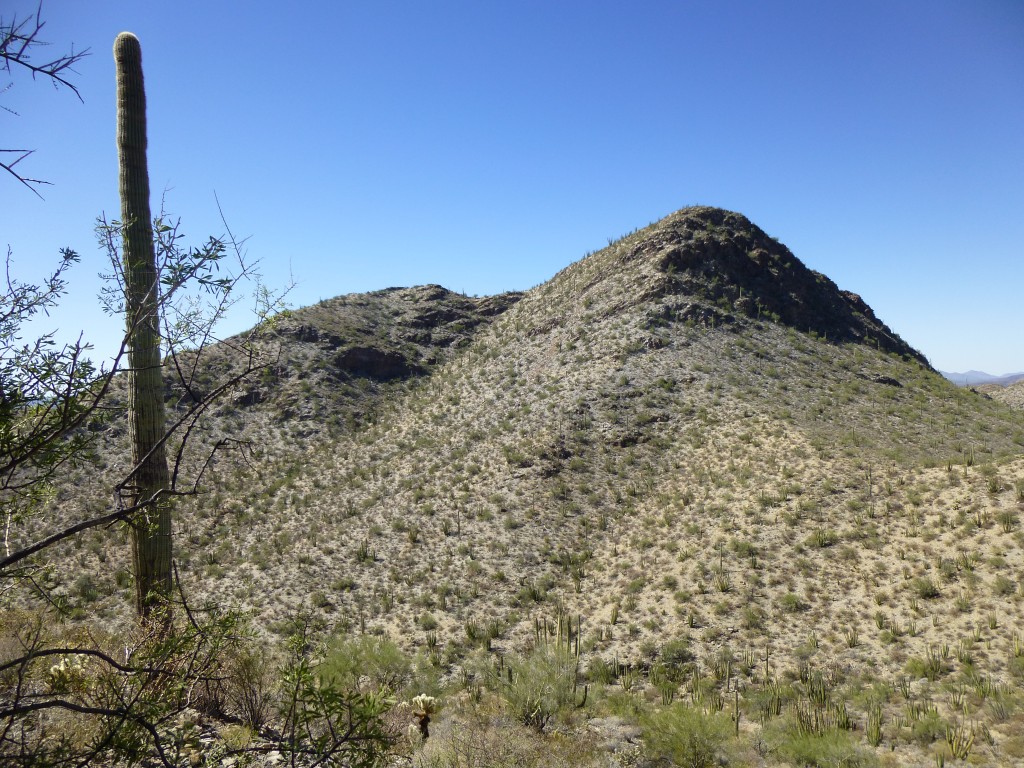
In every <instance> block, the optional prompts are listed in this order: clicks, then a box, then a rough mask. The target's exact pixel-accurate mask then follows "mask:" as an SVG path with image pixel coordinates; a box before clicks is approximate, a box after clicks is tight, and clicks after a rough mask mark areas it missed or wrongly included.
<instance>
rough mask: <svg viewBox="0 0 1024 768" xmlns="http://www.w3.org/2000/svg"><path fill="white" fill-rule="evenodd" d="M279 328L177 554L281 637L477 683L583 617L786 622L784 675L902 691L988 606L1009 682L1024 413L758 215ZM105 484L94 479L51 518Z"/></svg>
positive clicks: (719, 639)
mask: <svg viewBox="0 0 1024 768" xmlns="http://www.w3.org/2000/svg"><path fill="white" fill-rule="evenodd" d="M266 343H267V345H268V346H269V348H271V349H272V350H273V353H274V355H275V362H274V363H273V364H272V365H271V366H269V367H268V368H267V369H266V370H265V371H264V372H263V373H262V374H261V375H260V376H259V377H258V378H257V379H256V380H254V381H252V382H249V383H247V384H246V385H245V386H244V387H243V388H242V389H240V390H239V392H238V393H237V395H236V396H235V398H234V399H233V400H231V401H226V402H224V403H222V404H221V405H220V406H218V409H217V412H216V413H215V414H214V418H213V419H212V421H211V423H210V424H209V425H208V431H209V439H210V440H215V439H217V438H219V437H221V436H222V435H224V434H230V435H232V436H233V437H235V438H239V439H242V438H248V439H249V440H252V441H253V442H254V443H256V444H257V445H258V446H259V447H260V448H261V450H260V453H259V455H258V456H257V457H255V458H254V459H252V460H251V461H252V465H251V466H250V465H249V464H247V463H246V462H244V461H241V460H236V459H234V458H233V457H230V456H228V457H225V458H224V459H223V460H221V461H219V462H218V463H217V464H216V465H214V466H211V467H210V469H209V476H208V481H207V482H208V486H209V488H210V491H209V493H208V494H206V495H204V496H201V497H198V498H195V499H189V500H183V501H182V503H181V505H180V507H179V509H178V521H179V522H178V530H179V533H178V537H179V547H178V558H179V568H180V576H181V581H182V583H183V585H184V586H185V587H186V589H187V590H188V592H189V593H190V594H191V595H193V596H194V597H195V599H196V600H212V601H216V602H218V603H220V604H231V605H236V606H239V607H240V608H242V609H243V610H245V611H247V612H249V613H250V614H251V615H252V616H253V622H254V624H255V625H256V626H257V627H258V629H259V631H261V632H262V633H264V634H265V635H266V637H267V638H268V639H275V638H277V637H278V636H284V635H286V634H287V633H288V631H290V630H289V628H291V627H294V624H295V621H296V620H297V618H296V617H307V618H308V617H313V618H315V620H316V621H317V622H318V623H320V624H322V625H324V626H326V627H328V628H330V629H331V630H332V631H334V632H336V633H367V634H374V635H381V636H386V637H390V638H392V639H394V640H395V641H396V642H398V643H400V644H401V645H402V646H403V647H404V648H406V649H407V650H409V651H415V652H417V653H420V654H424V655H425V656H426V657H427V658H429V659H431V663H432V664H436V665H437V666H438V667H439V668H440V669H442V670H445V671H446V672H447V673H448V674H450V675H452V676H457V675H458V674H465V675H469V676H472V674H473V673H472V669H473V668H474V666H473V665H474V663H477V662H474V659H475V658H476V655H477V654H484V657H485V660H488V659H491V658H492V656H493V654H502V655H505V654H513V655H514V654H517V653H525V652H528V651H529V649H530V648H531V647H533V644H534V643H535V642H536V639H535V638H536V633H537V631H538V630H537V629H536V627H537V626H538V622H541V621H543V622H547V621H548V620H553V617H564V616H566V615H572V616H577V617H580V619H579V620H580V622H581V626H582V627H583V631H584V635H585V637H584V640H585V642H584V643H583V646H584V648H585V665H586V666H587V667H589V666H591V665H593V667H594V668H598V667H599V666H600V664H602V663H606V664H610V663H612V661H613V660H614V662H615V663H616V664H619V663H620V662H621V663H622V664H624V665H626V666H627V667H629V668H631V669H633V670H640V671H642V670H645V669H648V668H650V667H651V665H652V664H653V663H654V662H655V661H656V660H658V659H661V658H662V656H661V654H662V653H663V650H664V648H665V647H666V646H667V645H668V644H670V643H671V642H684V643H685V644H686V646H687V647H688V648H689V653H690V654H691V655H692V658H693V659H694V662H693V668H692V669H690V673H693V671H694V670H696V672H697V674H698V675H702V674H706V673H707V671H708V670H709V669H712V668H713V666H714V659H716V658H719V657H721V656H722V655H723V654H728V655H729V657H730V658H734V657H735V658H737V659H738V658H739V656H738V654H740V653H741V652H744V649H746V650H745V652H747V653H758V654H760V653H761V652H762V651H763V652H764V653H765V654H766V655H767V650H766V649H768V648H769V647H770V649H771V651H770V653H771V658H772V664H773V665H774V666H773V670H774V672H773V674H775V675H779V676H781V677H782V678H784V679H788V680H795V681H798V680H800V679H801V674H803V675H804V676H806V674H807V665H808V664H813V665H815V666H816V668H817V669H824V668H833V667H835V668H839V667H841V668H842V669H843V670H844V671H843V675H844V676H848V677H849V679H850V680H851V684H854V683H857V684H860V682H862V683H863V684H864V685H874V684H878V685H881V684H883V683H884V684H885V685H887V686H892V684H893V683H892V681H894V680H898V679H899V678H900V677H901V676H902V675H904V674H905V666H906V664H907V659H913V658H917V657H924V656H925V655H926V654H927V653H929V649H934V648H936V647H940V646H941V645H942V644H945V645H947V646H949V647H954V648H955V647H958V643H961V642H966V641H967V640H968V639H969V638H972V637H973V636H974V635H973V634H972V633H974V632H975V630H977V631H979V632H982V633H983V636H984V638H985V642H986V643H987V644H988V648H987V656H986V658H985V660H984V665H985V666H984V669H985V670H986V674H989V675H991V676H993V678H994V679H997V680H1000V681H1003V682H1007V683H1008V682H1009V681H1011V680H1012V679H1015V678H1013V674H1014V673H1013V669H1014V667H1012V658H1013V657H1012V648H1013V647H1014V645H1013V643H1014V636H1013V635H1012V632H1011V630H1010V628H1011V627H1014V626H1019V625H1020V624H1021V621H1022V620H1024V616H1022V606H1021V603H1020V601H1019V599H1017V595H1018V593H1019V589H1018V587H1017V586H1013V582H1012V579H1011V576H1012V574H1013V573H1014V572H1015V571H1014V569H1020V568H1021V567H1024V558H1022V555H1021V552H1022V551H1024V540H1022V538H1021V533H1020V527H1019V515H1018V514H1017V512H1016V510H1017V509H1018V505H1019V504H1020V503H1021V502H1020V499H1022V498H1024V496H1021V491H1020V489H1021V488H1024V458H1022V450H1024V413H1022V412H1020V411H1014V410H1012V409H1010V408H1008V407H1006V406H1005V405H1003V404H1001V403H1000V402H998V401H996V400H993V399H990V398H987V397H984V396H983V395H981V394H979V393H977V392H974V391H972V390H966V389H962V388H958V387H956V386H954V385H953V384H952V383H951V382H949V381H947V380H946V379H944V378H943V377H942V376H941V375H939V374H938V373H937V372H936V371H934V370H933V369H932V368H931V367H930V366H929V365H928V364H927V361H926V360H924V358H923V357H922V356H921V355H920V353H918V352H917V351H916V350H913V349H912V348H910V347H909V346H908V345H906V344H905V343H904V342H903V341H902V339H900V337H899V336H898V335H897V334H896V333H895V332H893V331H892V330H891V329H889V328H888V327H887V326H886V325H885V324H884V323H883V322H882V321H881V320H879V319H878V318H877V317H875V315H874V313H873V312H872V311H871V310H870V308H869V307H867V306H866V305H865V304H864V303H863V302H862V301H860V300H859V299H858V298H857V297H856V296H855V295H854V294H850V293H845V292H842V291H840V290H839V289H838V288H837V287H836V286H835V284H834V283H832V282H831V281H830V280H829V279H828V278H826V277H824V276H822V275H818V274H817V273H814V272H812V271H811V270H809V269H807V268H806V267H805V266H804V265H803V264H802V262H799V260H797V259H796V257H795V256H793V255H792V254H791V253H790V252H789V251H788V249H786V248H785V246H783V245H781V244H780V243H777V242H776V241H774V240H773V239H772V238H770V237H768V236H767V235H766V234H765V233H764V232H763V231H761V230H760V229H758V228H756V227H755V226H754V225H753V224H751V223H750V222H749V220H747V219H746V218H745V217H742V216H740V215H739V214H735V213H731V212H728V211H721V210H719V209H711V208H706V207H696V208H689V209H683V210H681V211H678V212H676V213H675V214H672V215H671V216H669V217H666V218H665V219H663V220H661V221H659V222H656V223H655V224H652V225H651V226H649V227H647V228H644V229H642V230H638V231H636V232H634V233H630V234H629V235H627V236H625V237H623V238H621V239H620V240H618V241H615V242H613V243H611V244H609V246H608V247H607V248H604V249H601V250H600V251H598V252H595V253H592V254H588V255H587V256H586V257H584V258H583V259H581V260H579V261H577V262H575V263H573V264H571V265H569V266H567V267H566V268H565V269H563V270H561V271H560V272H559V273H558V274H557V275H555V276H554V277H553V278H552V279H551V280H549V281H547V282H545V283H542V284H541V285H538V286H536V287H535V288H533V289H530V290H529V291H525V292H522V293H514V294H506V295H503V296H499V297H485V298H482V299H473V298H470V297H465V296H461V295H459V294H455V293H453V292H451V291H447V290H446V289H443V288H441V287H439V286H420V287H414V288H391V289H385V290H383V291H377V292H372V293H370V294H350V295H348V296H342V297H337V298H335V299H330V300H327V301H325V302H321V303H320V304H318V305H314V306H313V307H307V308H303V309H300V310H296V311H295V312H292V313H289V314H288V315H287V316H286V317H284V318H281V320H280V321H279V323H278V325H277V327H276V328H275V329H274V330H273V332H272V333H271V334H270V336H269V337H268V339H267V342H266ZM218 355H221V356H220V357H218ZM235 364H236V363H235V362H234V361H232V360H231V359H229V357H228V356H227V353H226V352H223V353H221V352H217V353H216V354H215V355H213V356H212V357H211V360H210V366H211V371H213V369H217V370H218V371H220V372H223V371H227V370H230V369H231V366H232V365H235ZM218 366H219V367H218ZM211 375H212V373H211ZM174 396H175V393H174V392H173V391H171V392H169V398H171V400H170V402H172V403H173V402H174ZM109 460H110V461H111V463H112V464H113V463H114V462H116V461H117V458H116V457H111V458H110V459H109ZM102 490H103V482H102V473H93V476H89V477H83V478H81V482H77V483H76V484H75V485H74V487H70V488H67V489H64V490H63V491H62V492H61V493H60V494H59V495H58V497H57V498H56V499H55V500H54V502H53V511H54V514H58V513H59V514H63V515H70V516H72V517H73V516H74V515H75V514H78V513H84V510H86V509H88V508H89V506H90V505H93V504H95V503H96V502H95V499H96V498H98V497H99V496H100V494H101V493H102ZM76 510H77V511H76ZM105 535H108V534H106V533H105V532H101V531H97V532H94V533H91V534H90V537H91V538H90V539H89V541H88V543H87V546H86V547H84V548H82V549H80V550H77V551H76V552H75V555H74V556H75V557H77V558H78V560H77V562H78V563H79V565H80V572H89V573H92V574H94V575H93V576H92V577H91V578H93V580H94V584H95V586H96V589H95V590H94V592H97V593H99V594H101V595H106V596H107V597H105V598H103V599H102V600H100V599H99V598H97V597H92V598H90V600H91V602H89V603H88V605H90V607H91V609H92V610H94V611H103V612H106V614H107V615H110V616H116V615H117V612H118V611H119V610H123V607H124V605H127V602H124V603H120V605H121V608H118V605H119V603H118V601H119V600H120V599H121V595H122V592H123V588H122V587H121V586H120V583H121V582H120V581H119V580H118V574H119V573H122V574H123V573H125V572H126V568H127V563H126V557H125V553H124V552H122V551H120V550H118V549H116V548H109V549H108V547H107V543H109V542H107V540H106V539H104V538H103V537H104V536H105ZM104 542H107V543H104ZM95 552H103V556H104V560H103V562H102V563H101V562H99V560H98V556H96V555H94V553H95ZM974 553H976V554H977V557H975V554H974ZM958 558H960V560H958ZM957 562H963V563H967V564H969V565H970V570H969V571H968V570H966V566H965V568H964V569H959V568H958V566H956V565H954V564H955V563H957ZM1016 572H1019V571H1016ZM929 580H930V582H929ZM924 583H933V585H934V587H935V589H934V590H925V589H923V588H921V589H920V590H919V589H918V585H920V584H924ZM1007 584H1011V586H1013V589H1012V590H1011V589H1010V586H1007ZM55 588H56V590H57V591H58V592H61V593H62V594H64V595H66V596H67V599H68V600H70V601H72V603H73V604H74V603H75V601H78V603H81V602H82V601H84V600H86V598H85V597H82V596H81V590H77V591H76V587H75V582H74V581H71V580H70V579H69V580H68V581H67V583H59V584H57V585H56V587H55ZM90 594H91V593H90ZM922 594H923V595H926V596H924V597H922ZM968 595H969V598H968V603H967V604H969V605H984V606H985V610H986V611H990V612H991V613H992V614H993V615H998V616H999V620H998V621H997V622H996V625H995V626H994V627H992V626H990V625H984V624H983V622H981V621H977V620H976V619H977V618H978V617H977V616H976V615H975V612H973V611H965V610H961V609H960V608H959V607H958V606H962V605H964V602H963V601H962V598H965V596H968ZM879 616H881V618H879ZM558 620H559V621H560V620H561V619H558ZM908 622H913V625H914V627H915V629H914V632H913V633H912V634H908V632H907V631H906V627H907V626H908ZM986 626H988V627H989V628H987V629H986ZM901 628H902V629H901ZM851 632H852V634H851ZM886 633H888V634H886ZM484 636H486V638H487V642H486V644H483V643H482V642H481V639H480V638H481V637H484ZM810 638H813V641H814V643H813V648H812V647H811V646H810V642H811V640H810ZM851 638H852V639H851ZM972 642H974V641H972ZM819 649H820V650H819ZM974 661H975V662H976V663H981V660H980V659H975V660H974ZM950 663H951V664H952V662H950ZM830 665H831V666H830ZM959 668H961V669H962V671H964V674H966V670H967V667H966V666H965V665H960V667H959ZM459 670H462V672H459ZM742 675H743V676H744V679H745V681H746V683H745V684H749V685H751V686H761V685H763V684H767V681H765V680H761V679H760V678H758V677H757V673H756V671H755V670H752V669H746V671H744V672H742ZM857 681H860V682H857ZM720 682H721V681H719V683H720ZM891 690H895V688H891ZM914 690H915V691H917V692H920V693H921V695H926V694H927V690H926V688H925V686H924V685H922V684H920V683H919V682H915V683H914ZM928 695H931V694H928ZM933 698H936V697H935V696H933ZM938 698H940V699H941V697H938ZM943 706H944V705H943ZM898 708H899V705H898V702H897V703H894V704H893V706H892V709H893V710H894V711H897V710H898ZM944 711H945V710H944ZM951 711H952V710H951ZM953 714H956V713H955V712H953ZM999 727H1000V726H999V725H998V724H995V725H994V726H993V729H994V731H995V732H998V729H999Z"/></svg>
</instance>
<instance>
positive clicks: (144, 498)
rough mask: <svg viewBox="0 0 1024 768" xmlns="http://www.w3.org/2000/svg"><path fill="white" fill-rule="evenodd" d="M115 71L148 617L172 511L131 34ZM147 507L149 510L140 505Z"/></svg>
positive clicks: (138, 590) (159, 582) (158, 599)
mask: <svg viewBox="0 0 1024 768" xmlns="http://www.w3.org/2000/svg"><path fill="white" fill-rule="evenodd" d="M114 61H115V62H116V64H117V158H118V164H119V167H120V191H121V222H122V226H123V227H124V235H123V258H124V282H125V322H126V333H127V338H128V367H129V372H128V380H129V395H128V435H129V438H130V440H131V444H132V464H133V466H134V467H136V470H135V473H134V474H133V475H132V477H131V478H130V479H129V481H128V485H127V486H126V489H127V490H128V491H129V493H128V499H127V501H128V503H129V504H130V505H132V506H136V505H139V504H145V506H143V507H142V508H141V509H140V511H139V512H138V513H137V514H136V515H135V516H134V517H133V519H132V521H131V526H132V550H133V557H134V563H133V564H134V570H135V606H136V610H137V611H138V613H139V615H140V616H142V617H144V618H146V617H149V616H150V615H151V613H152V611H153V608H154V607H156V606H158V605H160V604H162V603H164V602H165V601H166V598H168V597H169V596H170V593H171V510H170V506H169V501H168V499H167V498H165V497H163V496H162V495H161V492H162V491H164V490H166V489H168V488H169V487H170V473H169V472H168V468H167V454H166V451H165V449H164V444H163V440H164V436H165V429H166V417H165V414H164V400H163V376H162V373H161V368H160V301H159V299H160V296H159V286H158V282H157V269H156V254H155V252H154V248H153V228H152V223H151V220H152V219H151V214H150V209H149V169H148V167H147V163H146V90H145V86H144V84H143V79H142V47H141V46H140V45H139V39H138V38H137V37H135V35H133V34H132V33H130V32H122V33H121V34H119V35H118V36H117V40H115V41H114ZM147 502H151V503H147Z"/></svg>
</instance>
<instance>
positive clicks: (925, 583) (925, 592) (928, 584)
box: [912, 577, 939, 600]
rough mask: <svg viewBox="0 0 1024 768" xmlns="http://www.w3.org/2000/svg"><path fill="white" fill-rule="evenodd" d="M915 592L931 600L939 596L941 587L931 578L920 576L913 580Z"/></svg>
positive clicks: (920, 596) (924, 598) (922, 597)
mask: <svg viewBox="0 0 1024 768" xmlns="http://www.w3.org/2000/svg"><path fill="white" fill-rule="evenodd" d="M912 586H913V589H914V593H915V594H916V595H917V596H918V597H919V598H921V599H922V600H931V599H933V598H936V597H938V596H939V588H938V587H937V586H936V585H935V582H934V581H932V580H931V579H930V578H925V577H918V578H916V579H914V581H913V584H912Z"/></svg>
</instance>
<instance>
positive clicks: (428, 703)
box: [409, 693, 437, 741]
mask: <svg viewBox="0 0 1024 768" xmlns="http://www.w3.org/2000/svg"><path fill="white" fill-rule="evenodd" d="M412 706H413V717H415V718H416V722H415V723H412V724H411V725H410V726H409V737H410V739H411V738H412V735H413V729H414V728H418V730H419V741H426V740H427V739H429V738H430V716H431V715H432V714H434V713H435V712H437V699H435V698H434V697H433V696H427V694H425V693H421V694H420V695H419V696H414V697H413V699H412Z"/></svg>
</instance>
